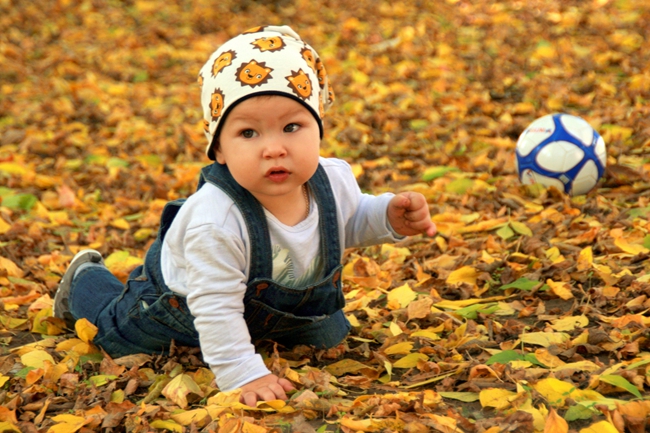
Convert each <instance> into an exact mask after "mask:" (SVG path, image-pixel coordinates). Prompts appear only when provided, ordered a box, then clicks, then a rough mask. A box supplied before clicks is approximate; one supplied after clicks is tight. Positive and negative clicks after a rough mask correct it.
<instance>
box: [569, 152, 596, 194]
mask: <svg viewBox="0 0 650 433" xmlns="http://www.w3.org/2000/svg"><path fill="white" fill-rule="evenodd" d="M596 182H598V167H596V163H595V162H594V161H591V160H589V161H587V163H586V164H585V165H584V167H582V168H581V169H580V171H579V172H578V174H577V175H576V177H575V180H574V181H573V186H572V187H571V194H572V195H580V194H586V193H588V192H589V191H590V190H591V188H593V187H594V186H595V185H596Z"/></svg>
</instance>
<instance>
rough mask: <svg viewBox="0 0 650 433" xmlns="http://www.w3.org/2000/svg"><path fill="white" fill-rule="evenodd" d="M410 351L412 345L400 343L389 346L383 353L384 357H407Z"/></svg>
mask: <svg viewBox="0 0 650 433" xmlns="http://www.w3.org/2000/svg"><path fill="white" fill-rule="evenodd" d="M411 349H413V343H411V342H408V341H404V342H402V343H397V344H393V345H392V346H389V347H388V348H386V350H385V351H384V353H385V354H386V355H407V354H409V353H411Z"/></svg>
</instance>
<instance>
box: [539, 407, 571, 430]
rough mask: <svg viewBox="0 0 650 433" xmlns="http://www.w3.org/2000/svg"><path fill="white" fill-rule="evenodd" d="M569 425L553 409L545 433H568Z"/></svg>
mask: <svg viewBox="0 0 650 433" xmlns="http://www.w3.org/2000/svg"><path fill="white" fill-rule="evenodd" d="M568 432H569V424H568V423H567V422H566V420H565V419H564V418H562V417H561V416H560V415H558V414H557V412H555V409H553V408H551V411H550V412H549V414H548V416H547V417H546V424H545V425H544V433H568Z"/></svg>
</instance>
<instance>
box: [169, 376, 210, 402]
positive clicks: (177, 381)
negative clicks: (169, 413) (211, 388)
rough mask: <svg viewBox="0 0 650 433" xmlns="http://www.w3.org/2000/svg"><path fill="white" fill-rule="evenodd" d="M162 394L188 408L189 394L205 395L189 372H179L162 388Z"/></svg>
mask: <svg viewBox="0 0 650 433" xmlns="http://www.w3.org/2000/svg"><path fill="white" fill-rule="evenodd" d="M162 394H163V395H164V396H165V397H167V398H168V399H169V400H171V401H172V402H173V403H174V404H176V405H178V406H179V407H181V408H183V409H184V408H186V407H187V405H188V403H187V396H188V395H190V394H196V395H197V396H199V397H203V391H201V388H199V386H198V385H197V384H196V382H194V380H193V379H192V378H191V377H190V376H189V375H187V374H179V375H178V376H176V377H175V378H173V379H172V380H171V382H169V383H168V384H167V385H166V386H165V388H163V390H162Z"/></svg>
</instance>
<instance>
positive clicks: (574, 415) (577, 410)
mask: <svg viewBox="0 0 650 433" xmlns="http://www.w3.org/2000/svg"><path fill="white" fill-rule="evenodd" d="M598 413H599V412H598V411H595V410H593V409H589V408H588V407H585V406H583V405H581V404H576V405H573V406H570V407H569V409H568V410H567V411H566V413H565V414H564V419H565V420H567V421H569V422H571V421H576V420H579V419H591V417H593V416H594V415H596V414H598Z"/></svg>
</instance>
